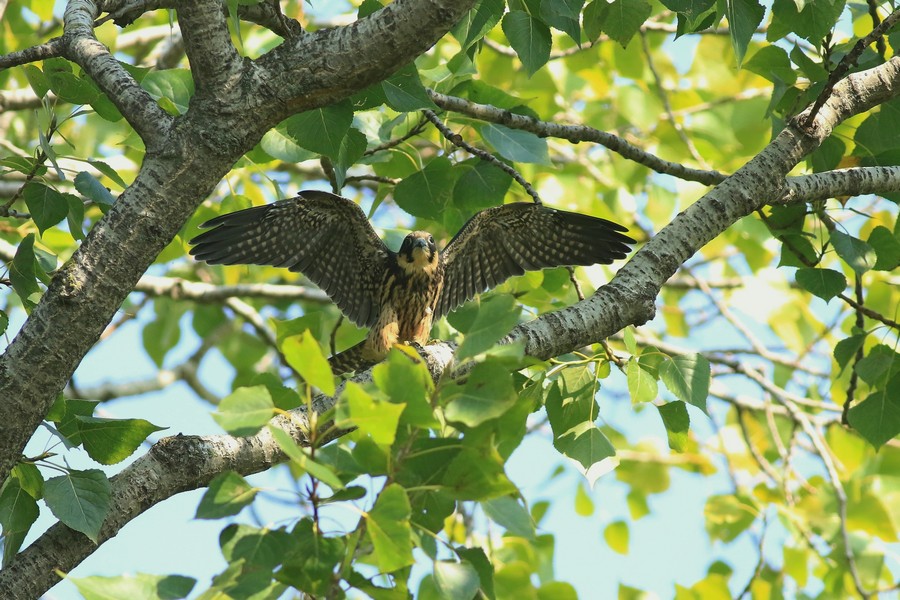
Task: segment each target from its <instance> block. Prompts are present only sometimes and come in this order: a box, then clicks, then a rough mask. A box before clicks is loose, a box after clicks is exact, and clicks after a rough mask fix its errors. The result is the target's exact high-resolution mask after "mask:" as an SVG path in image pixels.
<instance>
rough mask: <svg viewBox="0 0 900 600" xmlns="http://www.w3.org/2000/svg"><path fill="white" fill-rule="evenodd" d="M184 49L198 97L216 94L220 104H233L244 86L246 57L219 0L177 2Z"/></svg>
mask: <svg viewBox="0 0 900 600" xmlns="http://www.w3.org/2000/svg"><path fill="white" fill-rule="evenodd" d="M177 6H178V22H179V26H180V28H181V35H182V37H183V38H184V49H185V52H186V53H187V57H188V62H190V64H191V75H192V76H193V78H194V86H195V88H196V96H195V98H196V99H198V100H200V99H203V100H205V99H207V98H209V97H215V100H216V102H217V103H219V104H226V105H230V104H233V103H234V102H235V101H236V100H237V98H238V96H239V94H240V93H241V89H240V87H238V86H236V85H235V82H236V81H237V80H238V79H239V78H240V76H241V74H242V72H243V60H242V59H241V56H240V54H238V52H237V49H235V47H234V44H232V43H231V34H229V33H228V23H227V22H226V20H225V15H224V14H223V13H222V3H221V2H220V1H219V0H184V1H180V2H178V3H177Z"/></svg>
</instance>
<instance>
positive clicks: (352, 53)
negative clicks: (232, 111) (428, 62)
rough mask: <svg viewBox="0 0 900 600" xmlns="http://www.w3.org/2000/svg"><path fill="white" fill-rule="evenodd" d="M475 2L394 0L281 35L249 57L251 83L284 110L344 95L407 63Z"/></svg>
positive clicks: (432, 42) (302, 107)
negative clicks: (343, 20) (351, 18)
mask: <svg viewBox="0 0 900 600" xmlns="http://www.w3.org/2000/svg"><path fill="white" fill-rule="evenodd" d="M474 4H475V0H396V1H395V2H392V3H391V4H388V5H387V6H385V7H384V8H382V9H381V10H379V11H378V12H376V13H374V14H372V15H369V16H368V17H366V18H364V19H360V20H359V21H356V22H354V23H352V24H350V25H346V26H343V27H335V28H331V29H320V30H318V31H316V32H315V33H311V34H308V35H304V36H301V37H296V38H292V39H289V40H286V41H285V42H284V43H283V44H281V45H280V46H278V47H276V48H274V49H272V50H270V51H269V52H267V53H266V54H264V55H263V56H261V57H260V58H259V59H258V60H257V61H255V62H254V65H253V67H254V69H253V71H254V72H253V75H252V79H253V81H254V85H255V86H256V87H257V88H258V89H261V90H267V91H269V92H270V93H274V94H275V95H276V96H277V98H278V100H279V102H280V103H282V104H283V107H284V108H285V109H286V112H285V114H290V113H292V112H296V111H298V110H304V109H306V108H307V107H308V105H309V101H310V99H315V100H316V101H317V103H318V105H320V106H321V105H324V104H330V103H332V102H334V101H336V100H340V99H343V98H345V97H347V95H349V93H350V88H351V87H353V88H354V89H361V87H365V86H367V85H369V84H372V83H375V82H376V81H381V80H383V79H385V78H386V77H387V76H389V75H390V74H391V73H393V72H394V71H396V70H397V69H398V68H400V67H402V66H404V65H406V64H408V63H410V62H412V60H413V59H414V58H415V57H416V56H418V55H419V54H421V53H423V52H425V51H426V50H428V49H429V48H431V46H433V45H434V43H435V42H436V41H437V40H438V39H440V37H441V36H442V35H443V34H444V33H445V32H446V31H447V30H448V29H449V28H450V27H451V26H452V25H454V24H455V23H456V22H457V21H458V20H459V19H460V18H461V17H462V16H463V15H464V14H465V13H466V12H467V11H468V10H469V9H470V8H471V7H472V6H473V5H474ZM326 48H327V49H328V50H327V52H326V51H325V49H326ZM298 56H302V57H304V60H302V61H298V60H296V57H298ZM360 86H361V87H360Z"/></svg>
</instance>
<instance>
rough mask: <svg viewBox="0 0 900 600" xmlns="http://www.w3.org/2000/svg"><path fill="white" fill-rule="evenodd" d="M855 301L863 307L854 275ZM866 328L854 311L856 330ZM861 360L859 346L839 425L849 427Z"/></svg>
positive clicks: (860, 348)
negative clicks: (857, 365)
mask: <svg viewBox="0 0 900 600" xmlns="http://www.w3.org/2000/svg"><path fill="white" fill-rule="evenodd" d="M854 287H855V288H856V301H857V302H858V303H859V305H860V306H863V287H862V276H861V275H860V274H859V273H857V274H856V282H855V286H854ZM865 327H866V321H865V318H864V317H863V313H862V311H861V310H859V309H857V310H856V328H857V329H859V330H860V331H863V330H864V329H865ZM862 359H863V347H862V345H861V344H860V346H859V348H857V349H856V355H855V356H854V357H853V367H851V369H850V383H849V384H848V385H847V398H846V399H845V400H844V410H843V411H842V412H841V424H842V425H845V426H846V425H850V405H851V404H853V397H854V396H855V395H856V386H857V384H858V383H859V373H857V371H856V368H855V367H856V364H857V363H858V362H859V361H861V360H862Z"/></svg>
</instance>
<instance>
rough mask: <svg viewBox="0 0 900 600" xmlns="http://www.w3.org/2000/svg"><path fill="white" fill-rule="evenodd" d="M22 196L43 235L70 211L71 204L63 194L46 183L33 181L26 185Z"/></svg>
mask: <svg viewBox="0 0 900 600" xmlns="http://www.w3.org/2000/svg"><path fill="white" fill-rule="evenodd" d="M22 196H23V197H24V198H25V204H26V205H27V206H28V212H30V213H31V218H32V219H33V220H34V223H35V225H37V227H38V231H40V232H41V235H43V234H44V232H45V231H46V230H48V229H49V228H51V227H53V226H54V225H56V224H57V223H59V222H60V221H62V220H63V219H65V218H66V215H67V214H68V213H69V205H68V203H67V202H66V200H65V198H63V195H62V194H60V193H59V192H57V191H56V190H54V189H53V188H51V187H47V186H46V185H43V184H40V183H35V182H33V181H32V182H30V183H28V184H27V185H26V186H25V189H24V190H23V191H22Z"/></svg>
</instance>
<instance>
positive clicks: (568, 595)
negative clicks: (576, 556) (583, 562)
mask: <svg viewBox="0 0 900 600" xmlns="http://www.w3.org/2000/svg"><path fill="white" fill-rule="evenodd" d="M619 598H620V599H621V596H619ZM537 600H578V593H577V592H576V591H575V588H574V587H573V586H572V584H571V583H566V582H565V581H548V582H546V583H544V584H543V585H541V587H539V588H538V590H537Z"/></svg>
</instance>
